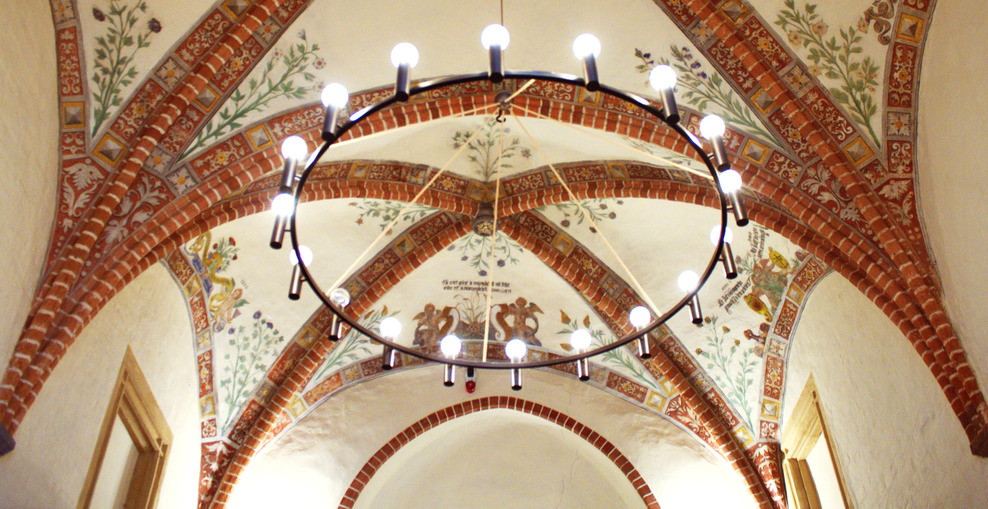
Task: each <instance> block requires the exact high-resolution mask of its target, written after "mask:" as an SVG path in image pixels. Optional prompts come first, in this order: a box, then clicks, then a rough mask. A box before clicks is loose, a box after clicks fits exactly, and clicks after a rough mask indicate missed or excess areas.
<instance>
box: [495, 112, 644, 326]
mask: <svg viewBox="0 0 988 509" xmlns="http://www.w3.org/2000/svg"><path fill="white" fill-rule="evenodd" d="M512 117H513V118H514V119H515V122H518V125H519V126H520V127H521V130H522V131H523V132H524V133H525V136H527V137H528V141H530V142H531V143H532V145H534V147H535V151H536V152H538V153H539V155H540V156H542V159H544V160H545V161H546V163H547V164H548V166H549V169H550V170H552V174H553V175H555V177H556V180H558V181H559V183H560V184H562V186H563V189H565V190H566V193H567V194H569V197H570V200H573V203H574V204H576V206H577V207H578V208H579V209H580V213H581V214H583V216H584V217H586V218H587V222H589V223H590V226H591V227H592V228H593V229H594V230H596V232H597V233H599V234H600V240H602V241H604V245H605V246H607V250H608V251H610V252H611V254H612V255H613V256H614V258H615V259H616V260H617V262H618V264H619V265H620V266H621V268H622V269H624V272H625V273H626V274H628V278H630V279H631V284H632V285H634V287H635V290H636V291H637V292H638V294H639V295H641V298H642V299H643V300H644V301H645V302H646V303H647V304H648V306H649V308H651V309H652V310H653V311H659V308H658V307H656V305H655V303H654V302H652V299H651V298H650V297H649V296H648V294H647V293H646V292H645V288H643V287H642V285H641V283H639V282H638V279H637V278H635V275H634V274H632V272H631V269H630V268H628V266H627V265H626V264H625V263H624V260H622V259H621V256H619V255H618V254H617V251H615V250H614V246H612V245H611V243H610V241H608V240H607V236H606V235H604V231H603V230H601V229H600V228H599V227H598V226H597V223H596V222H595V221H594V220H593V215H592V214H591V213H590V211H589V210H587V209H586V207H584V206H583V203H581V202H580V200H579V198H578V197H577V196H576V193H574V192H573V190H572V189H570V187H569V184H567V183H566V180H565V179H563V176H562V175H560V174H559V171H558V170H556V166H555V165H554V164H552V162H550V161H549V158H548V157H547V156H546V154H545V152H544V151H543V150H542V146H541V145H539V142H537V141H535V138H534V137H533V136H532V134H531V133H529V132H528V129H526V128H525V124H523V123H522V122H521V119H520V118H519V117H518V116H516V115H512ZM494 217H495V218H497V215H496V214H495V215H494Z"/></svg>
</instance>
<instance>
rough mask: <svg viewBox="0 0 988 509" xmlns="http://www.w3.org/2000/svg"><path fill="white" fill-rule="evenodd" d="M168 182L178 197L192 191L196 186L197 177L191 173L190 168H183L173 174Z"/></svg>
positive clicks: (169, 176)
mask: <svg viewBox="0 0 988 509" xmlns="http://www.w3.org/2000/svg"><path fill="white" fill-rule="evenodd" d="M166 180H167V181H168V183H169V184H171V186H172V188H174V189H175V194H176V195H179V196H181V195H183V194H185V193H186V192H188V191H189V190H190V189H192V188H193V187H195V186H196V183H197V182H196V179H195V176H194V175H192V172H190V171H189V168H188V167H186V166H183V167H181V168H179V169H178V170H176V171H175V172H173V173H172V174H171V175H168V177H166Z"/></svg>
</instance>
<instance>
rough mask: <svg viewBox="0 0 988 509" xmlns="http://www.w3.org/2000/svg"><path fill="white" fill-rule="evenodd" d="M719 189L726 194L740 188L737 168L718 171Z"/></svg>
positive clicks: (739, 175)
mask: <svg viewBox="0 0 988 509" xmlns="http://www.w3.org/2000/svg"><path fill="white" fill-rule="evenodd" d="M718 178H719V179H720V189H721V191H724V192H725V193H727V194H731V193H736V192H738V191H739V190H741V185H742V182H741V174H740V173H738V171H737V170H734V169H730V170H724V171H722V172H720V175H719V176H718Z"/></svg>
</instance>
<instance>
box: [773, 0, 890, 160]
mask: <svg viewBox="0 0 988 509" xmlns="http://www.w3.org/2000/svg"><path fill="white" fill-rule="evenodd" d="M775 24H776V26H778V27H779V28H780V29H782V30H783V31H784V32H785V34H786V37H787V38H788V40H789V43H790V44H791V45H792V46H793V47H796V48H800V49H801V52H802V53H803V55H804V56H805V58H806V60H807V61H808V62H809V63H810V64H811V65H810V72H811V73H813V75H814V76H820V77H822V78H826V79H827V80H828V81H829V82H830V83H833V84H834V85H831V86H830V87H829V88H828V90H829V91H830V94H831V95H832V96H833V97H834V99H836V100H837V102H839V103H840V104H841V105H843V106H844V107H845V108H847V111H848V113H850V114H851V119H852V120H853V121H854V122H855V123H857V124H858V125H860V126H861V127H863V128H865V129H866V130H867V131H868V134H869V136H870V137H871V139H872V141H873V142H874V143H875V145H876V146H879V147H880V146H881V145H882V139H881V138H880V137H879V136H878V134H876V132H875V128H874V126H873V125H872V122H873V120H875V119H876V114H877V113H878V105H877V103H876V102H875V95H876V94H877V93H878V88H879V84H878V76H879V71H880V68H879V66H878V63H877V62H876V61H875V60H874V59H872V58H871V56H869V55H866V54H865V52H864V48H863V46H862V40H863V39H864V33H865V32H867V30H868V26H869V25H868V22H867V21H866V19H865V18H862V19H861V21H859V23H858V24H857V25H855V26H848V27H842V28H837V29H836V30H832V27H831V26H830V25H828V24H827V23H826V21H825V20H824V19H823V17H822V16H821V15H820V12H819V11H818V9H817V4H814V3H809V2H801V4H800V5H796V0H785V3H784V7H783V9H782V11H781V12H780V13H779V15H778V17H777V18H776V20H775ZM834 32H836V34H835V33H834Z"/></svg>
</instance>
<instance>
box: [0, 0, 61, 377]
mask: <svg viewBox="0 0 988 509" xmlns="http://www.w3.org/2000/svg"><path fill="white" fill-rule="evenodd" d="M3 7H4V16H5V18H6V19H7V20H8V22H7V23H5V26H4V28H3V30H0V91H2V92H0V133H3V143H0V179H2V180H3V182H4V186H3V191H2V193H0V217H3V218H5V219H4V223H3V228H0V272H2V273H3V275H4V278H3V284H0V310H2V311H0V359H3V363H4V366H6V364H7V360H8V359H10V356H11V354H12V353H13V350H14V344H15V343H16V341H17V338H18V337H19V336H20V332H21V329H22V328H23V327H24V320H25V319H26V318H27V313H28V311H29V309H30V306H31V299H32V297H33V296H34V291H35V289H36V287H37V284H38V279H39V277H40V273H41V269H42V264H43V260H44V257H45V250H46V249H47V247H48V238H49V237H50V236H51V225H52V221H53V217H54V214H55V186H56V184H57V182H58V160H59V154H58V152H59V149H58V147H59V141H58V93H57V92H58V91H57V87H56V76H55V34H54V29H53V26H52V21H51V8H50V7H49V6H48V2H47V1H46V0H7V1H5V2H4V3H3Z"/></svg>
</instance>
